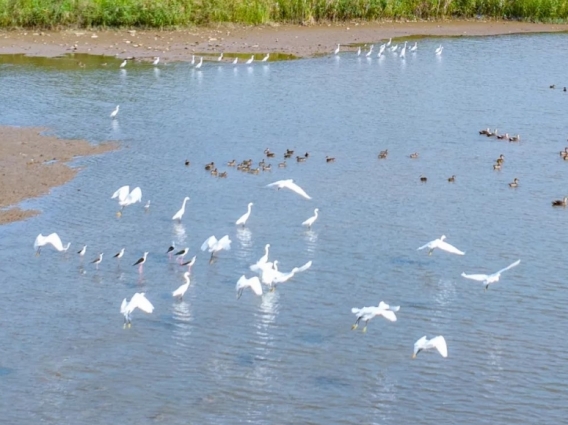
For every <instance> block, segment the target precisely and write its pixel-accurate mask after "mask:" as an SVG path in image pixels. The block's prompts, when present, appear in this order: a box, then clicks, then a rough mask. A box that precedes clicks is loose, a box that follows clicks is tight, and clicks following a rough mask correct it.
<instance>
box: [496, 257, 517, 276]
mask: <svg viewBox="0 0 568 425" xmlns="http://www.w3.org/2000/svg"><path fill="white" fill-rule="evenodd" d="M520 263H521V260H517V261H515V262H514V263H513V264H510V265H508V266H507V267H505V268H504V269H501V270H499V271H498V272H497V273H496V274H501V273H503V272H506V271H507V270H509V269H512V268H513V267H516V266H518V265H519V264H520Z"/></svg>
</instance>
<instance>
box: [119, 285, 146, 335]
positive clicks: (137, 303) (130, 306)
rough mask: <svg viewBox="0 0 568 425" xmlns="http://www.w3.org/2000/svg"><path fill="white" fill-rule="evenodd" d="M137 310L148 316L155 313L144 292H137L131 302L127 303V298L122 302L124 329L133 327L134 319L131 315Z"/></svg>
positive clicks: (121, 310)
mask: <svg viewBox="0 0 568 425" xmlns="http://www.w3.org/2000/svg"><path fill="white" fill-rule="evenodd" d="M137 308H139V309H140V310H142V311H143V312H145V313H148V314H150V313H152V312H153V311H154V306H153V305H152V303H151V302H150V301H148V299H147V298H146V296H145V293H144V292H136V293H135V294H134V295H133V296H132V298H131V299H130V301H129V302H127V301H126V298H125V299H124V300H122V304H121V305H120V312H121V313H122V314H123V315H124V327H127V326H128V327H130V326H131V324H132V318H131V316H130V315H131V314H132V312H133V311H134V310H136V309H137Z"/></svg>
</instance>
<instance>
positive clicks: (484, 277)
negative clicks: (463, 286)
mask: <svg viewBox="0 0 568 425" xmlns="http://www.w3.org/2000/svg"><path fill="white" fill-rule="evenodd" d="M520 263H521V260H517V261H515V262H514V263H513V264H509V265H508V266H507V267H505V268H504V269H501V270H499V271H498V272H495V273H493V274H465V273H462V274H461V275H462V277H465V278H466V279H471V280H477V281H478V282H481V283H483V284H484V285H485V289H486V290H487V289H489V285H491V284H492V283H495V282H499V278H500V277H501V273H503V272H506V271H507V270H509V269H512V268H513V267H517V266H518V265H519V264H520Z"/></svg>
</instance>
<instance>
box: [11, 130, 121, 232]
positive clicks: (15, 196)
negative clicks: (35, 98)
mask: <svg viewBox="0 0 568 425" xmlns="http://www.w3.org/2000/svg"><path fill="white" fill-rule="evenodd" d="M43 131H45V129H41V128H17V127H0V173H1V179H0V224H4V223H10V222H13V221H17V220H22V219H25V218H27V217H31V216H34V215H36V214H38V213H39V211H35V210H22V209H20V208H19V207H15V206H14V205H16V204H18V203H19V202H21V201H23V200H25V199H28V198H34V197H38V196H41V195H45V194H46V193H48V192H49V190H50V189H51V188H52V187H56V186H60V185H62V184H65V183H66V182H68V181H69V180H71V179H72V178H73V177H75V175H76V174H77V173H78V172H79V169H78V168H71V167H70V166H69V165H67V163H68V162H69V161H72V160H73V159H74V158H76V157H79V156H86V155H97V154H101V153H104V152H108V151H110V150H113V149H116V148H117V145H116V144H112V143H104V144H100V145H98V146H94V145H91V144H90V143H88V142H86V141H84V140H62V139H58V138H56V137H51V136H43V135H41V132H43Z"/></svg>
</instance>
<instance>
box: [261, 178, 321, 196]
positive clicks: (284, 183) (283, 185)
mask: <svg viewBox="0 0 568 425" xmlns="http://www.w3.org/2000/svg"><path fill="white" fill-rule="evenodd" d="M266 187H276V188H278V190H280V189H290V190H291V191H292V192H295V193H297V194H298V195H300V196H303V197H304V198H306V199H312V198H311V196H309V195H308V194H307V193H306V192H305V191H304V189H302V188H301V187H300V186H298V185H297V184H296V183H294V180H292V179H287V180H278V181H277V182H274V183H270V184H268V185H266Z"/></svg>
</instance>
